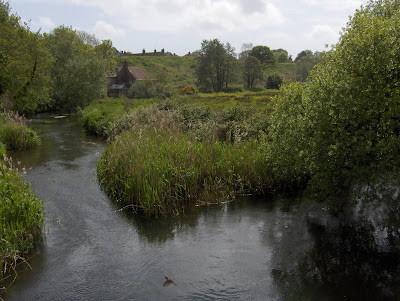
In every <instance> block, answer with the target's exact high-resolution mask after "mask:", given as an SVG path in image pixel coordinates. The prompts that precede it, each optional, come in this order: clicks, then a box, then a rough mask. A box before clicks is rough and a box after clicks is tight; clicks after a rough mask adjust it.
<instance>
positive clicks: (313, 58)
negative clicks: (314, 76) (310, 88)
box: [295, 51, 323, 82]
mask: <svg viewBox="0 0 400 301" xmlns="http://www.w3.org/2000/svg"><path fill="white" fill-rule="evenodd" d="M299 55H300V54H299ZM299 55H298V56H297V58H296V60H295V61H296V75H297V79H298V80H299V81H301V82H305V81H306V80H307V77H308V75H309V74H310V71H311V70H312V69H313V68H314V66H315V65H317V64H318V63H319V62H320V61H321V58H322V56H323V54H322V53H321V52H315V53H312V52H311V51H307V53H305V54H303V55H301V56H300V58H299Z"/></svg>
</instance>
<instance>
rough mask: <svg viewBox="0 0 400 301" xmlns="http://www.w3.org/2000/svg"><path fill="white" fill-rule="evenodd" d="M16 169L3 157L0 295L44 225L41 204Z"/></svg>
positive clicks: (0, 175)
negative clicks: (6, 280)
mask: <svg viewBox="0 0 400 301" xmlns="http://www.w3.org/2000/svg"><path fill="white" fill-rule="evenodd" d="M3 155H4V152H3ZM19 169H20V167H19V166H18V163H17V165H14V163H13V162H12V159H11V158H7V157H6V156H5V155H4V157H3V159H1V160H0V229H1V231H0V242H1V243H0V259H1V262H0V293H1V292H2V291H3V290H5V288H4V287H3V288H2V284H3V285H4V279H5V278H7V277H9V276H10V275H11V274H10V273H12V272H13V271H15V267H16V265H17V264H18V262H20V261H21V260H22V261H24V256H25V255H26V254H27V252H28V251H29V250H30V249H31V248H32V247H33V244H34V242H35V241H37V240H40V238H41V232H42V227H43V222H44V213H43V203H42V202H41V201H39V200H38V199H37V198H36V196H35V194H34V193H33V192H32V190H31V188H30V186H29V185H28V184H27V183H26V182H24V180H23V178H22V177H21V175H20V174H19V173H18V172H19V171H22V172H25V170H24V169H23V168H22V169H20V170H19ZM7 275H8V276H7Z"/></svg>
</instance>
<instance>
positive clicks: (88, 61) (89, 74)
mask: <svg viewBox="0 0 400 301" xmlns="http://www.w3.org/2000/svg"><path fill="white" fill-rule="evenodd" d="M45 38H46V43H47V47H48V48H49V49H50V52H51V54H52V56H53V57H54V59H55V63H54V64H53V66H52V70H51V74H52V78H53V91H54V92H53V98H54V100H55V101H56V107H57V108H59V109H63V110H75V109H76V107H77V106H86V105H88V104H89V102H90V101H92V100H94V99H98V98H101V97H102V96H104V95H105V93H106V91H105V88H106V84H105V80H106V75H107V71H108V69H109V67H110V64H109V62H108V61H107V59H105V58H104V55H105V53H104V51H102V50H104V49H102V47H101V46H100V47H99V48H97V50H98V51H97V52H96V51H95V48H94V47H93V46H91V45H89V44H85V43H84V41H83V40H82V39H81V38H80V37H79V35H78V34H77V33H76V31H75V30H73V29H72V28H70V27H64V26H60V27H57V28H55V29H54V30H53V31H52V32H51V33H50V34H47V35H46V36H45ZM105 44H107V45H103V46H104V48H105V49H106V48H107V47H109V46H110V45H108V43H105ZM107 56H108V55H107Z"/></svg>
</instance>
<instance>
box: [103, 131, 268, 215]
mask: <svg viewBox="0 0 400 301" xmlns="http://www.w3.org/2000/svg"><path fill="white" fill-rule="evenodd" d="M259 145H260V144H259V143H258V142H257V141H256V140H254V139H252V140H247V141H245V142H243V143H240V144H232V143H225V142H219V141H215V140H212V139H210V140H207V141H197V140H196V139H194V138H193V137H191V136H189V135H188V134H186V133H183V132H182V131H180V130H177V129H176V128H174V127H172V128H168V127H162V128H161V127H152V126H145V127H142V128H133V129H131V130H128V131H125V132H123V133H122V134H121V135H120V136H118V137H117V138H116V140H115V141H114V142H113V143H112V144H111V145H110V146H109V147H107V149H106V151H105V152H104V153H103V155H102V158H101V160H100V161H99V163H98V177H99V181H100V183H101V185H102V186H103V187H105V190H106V191H107V193H108V194H109V195H111V196H112V198H114V199H115V200H117V201H120V202H121V203H122V204H123V205H125V206H131V207H132V208H134V209H136V210H139V211H140V212H143V213H144V214H145V215H147V216H159V215H165V214H171V213H176V214H179V213H181V212H184V211H185V210H186V209H187V208H190V207H191V206H193V205H199V204H208V203H221V202H226V201H229V200H232V199H233V198H234V196H235V195H236V194H238V193H239V194H240V193H256V194H260V193H263V192H264V190H265V188H266V187H270V186H271V181H272V178H271V175H270V174H269V172H268V171H269V168H268V167H267V166H266V165H267V162H266V161H265V159H264V156H263V151H262V149H261V148H260V147H259Z"/></svg>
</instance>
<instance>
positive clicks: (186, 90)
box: [178, 86, 199, 95]
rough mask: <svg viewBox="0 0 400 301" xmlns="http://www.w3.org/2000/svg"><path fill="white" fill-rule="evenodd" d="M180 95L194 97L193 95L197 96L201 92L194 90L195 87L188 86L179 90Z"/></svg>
mask: <svg viewBox="0 0 400 301" xmlns="http://www.w3.org/2000/svg"><path fill="white" fill-rule="evenodd" d="M178 93H179V94H180V95H192V94H197V93H199V90H197V89H196V88H194V87H193V86H186V87H183V88H180V89H179V90H178Z"/></svg>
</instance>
